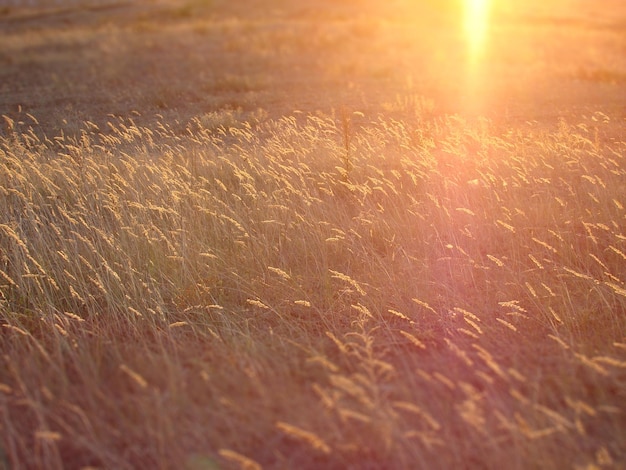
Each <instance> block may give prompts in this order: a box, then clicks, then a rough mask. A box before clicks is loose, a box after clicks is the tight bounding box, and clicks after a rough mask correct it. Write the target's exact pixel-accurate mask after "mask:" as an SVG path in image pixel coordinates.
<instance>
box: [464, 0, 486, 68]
mask: <svg viewBox="0 0 626 470" xmlns="http://www.w3.org/2000/svg"><path fill="white" fill-rule="evenodd" d="M490 3H491V2H490V0H465V22H464V24H465V39H466V41H467V47H468V53H469V58H470V61H471V62H472V63H476V62H477V61H478V59H479V58H480V56H481V55H482V54H483V52H484V48H485V41H486V37H487V27H488V22H489V9H490Z"/></svg>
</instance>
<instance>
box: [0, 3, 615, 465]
mask: <svg viewBox="0 0 626 470" xmlns="http://www.w3.org/2000/svg"><path fill="white" fill-rule="evenodd" d="M607 1H608V0H607ZM278 3H279V4H281V5H282V3H281V2H278ZM287 3H288V2H287ZM356 3H358V2H346V4H345V6H343V7H342V8H346V9H350V8H356V6H355V5H356ZM217 4H220V3H219V2H217ZM251 4H254V5H256V3H255V2H251ZM199 5H200V6H199ZM204 5H205V3H204V2H191V3H189V4H187V5H183V6H185V7H186V8H187V9H183V7H181V6H178V7H177V9H176V10H175V11H176V12H178V13H177V15H178V16H176V18H178V20H177V21H185V22H186V21H193V28H196V29H193V30H194V31H196V30H197V28H198V27H199V26H198V24H197V23H196V20H195V19H194V18H196V16H194V13H196V9H198V8H205V6H204ZM223 8H225V9H227V7H226V6H224V7H223ZM188 9H190V10H188ZM298 11H300V10H298ZM341 11H343V10H341ZM18 13H19V15H22V13H21V11H18ZM18 13H8V15H16V14H18ZM28 14H30V13H28ZM107 14H108V13H107ZM170 14H172V13H171V12H170ZM229 14H234V13H229ZM337 14H338V13H337ZM19 15H18V16H19ZM24 15H26V13H24ZM21 17H22V16H20V18H21ZM146 18H147V19H146ZM151 18H152V19H151ZM159 18H160V16H159ZM190 18H191V19H190ZM298 18H299V17H298ZM140 20H141V21H140ZM140 20H136V21H140V22H139V23H133V26H132V28H131V31H132V34H139V35H143V34H153V32H154V30H153V29H151V28H154V26H150V25H151V24H152V23H150V21H153V17H149V16H145V14H144V16H140ZM24 21H25V20H24ZM28 21H30V20H28ZM298 21H302V20H301V19H299V20H298ZM11 24H17V23H11ZM102 24H105V23H102ZM185 24H186V23H185ZM294 24H297V25H300V26H302V24H300V23H297V22H296V23H294ZM138 25H139V26H138ZM48 27H49V28H54V27H55V26H54V25H48ZM110 27H112V26H110V25H108V24H107V25H106V28H110ZM379 27H380V28H386V27H388V25H387V26H386V24H382V23H381V26H379ZM550 27H551V28H552V27H555V26H554V25H553V24H551V26H550ZM247 28H253V27H252V26H247ZM253 30H254V31H255V32H258V31H257V30H256V29H254V28H253ZM137 31H139V33H137ZM146 31H148V33H146ZM202 31H203V32H202V34H206V31H204V30H202ZM247 31H251V30H250V29H247ZM358 31H361V33H358V34H365V35H366V36H367V37H370V38H371V37H372V36H371V35H372V34H374V33H372V31H370V30H369V29H367V28H366V29H365V30H361V29H357V32H358ZM20 34H26V33H24V32H22V33H20V32H16V31H13V32H7V33H6V37H13V39H12V42H10V43H11V44H12V47H13V48H19V47H21V46H20V44H22V43H21V42H20V41H19V40H18V39H17V38H18V36H19V35H20ZM36 34H44V33H42V32H41V31H39V32H37V33H34V32H33V31H30V30H29V32H28V34H27V37H28V38H30V40H32V41H35V42H36V41H38V40H41V38H39V39H33V38H37V37H38V36H36ZM68 34H69V33H68ZM76 34H77V35H76V36H74V39H72V41H74V40H77V39H76V38H79V37H83V36H79V35H78V33H76ZM84 34H88V33H86V32H85V33H84ZM120 34H121V33H120ZM194 34H195V33H194ZM11 35H13V36H11ZM49 37H53V36H52V35H51V36H49ZM62 37H64V38H66V39H67V37H66V36H62ZM229 37H230V36H227V37H226V38H229ZM237 37H239V36H237V35H233V36H232V37H230V39H232V40H235V39H236V38H237ZM316 37H318V38H319V37H323V36H321V35H320V36H316ZM359 37H361V36H359ZM619 37H620V38H623V35H620V36H619ZM275 40H277V41H280V39H275ZM270 44H271V42H270ZM346 44H350V42H349V41H347V42H346ZM240 46H241V45H240ZM233 47H234V46H233ZM294 47H296V48H298V47H308V46H307V45H306V44H305V43H298V44H296V45H295V46H294ZM5 50H6V49H5ZM611 50H613V49H611ZM33 53H34V52H33ZM290 53H291V52H285V54H286V56H288V55H289V54H290ZM286 56H285V55H284V56H281V57H282V59H284V60H287V59H285V57H286ZM282 59H281V60H282ZM19 60H22V59H19ZM19 60H17V59H16V60H15V61H14V62H12V64H13V65H12V66H13V67H14V69H13V71H12V72H11V73H14V74H16V75H15V76H19V72H20V70H22V69H21V68H20V67H22V66H21V65H20V64H19V63H18V62H19ZM37 60H40V59H37ZM37 60H35V59H32V58H31V59H28V60H26V62H28V63H29V65H28V67H30V68H28V70H31V68H33V67H35V65H34V64H35V63H39V62H37ZM86 60H87V59H86ZM290 60H291V59H290ZM166 62H167V61H166ZM167 63H169V62H167ZM359 63H360V62H359ZM80 64H84V62H80V63H79V65H80ZM56 65H58V64H56ZM56 65H55V64H52V65H50V67H54V66H56ZM79 65H77V67H79ZM300 65H302V63H300ZM612 66H613V67H617V68H619V67H620V65H619V64H616V63H613V64H612ZM37 67H39V65H38V66H37ZM42 67H43V66H42ZM607 67H608V65H607ZM356 69H358V67H356V66H355V70H356ZM5 70H6V69H5ZM559 70H561V69H559ZM607 70H608V69H607ZM612 70H613V69H612ZM616 70H617V69H615V70H613V72H612V75H611V76H612V77H614V78H613V79H612V80H617V82H611V83H608V84H607V83H606V82H604V81H601V80H600V82H601V83H598V81H599V79H598V78H597V77H596V78H594V79H593V80H591V81H592V83H587V82H585V83H587V84H586V85H584V86H588V87H589V89H590V90H591V89H593V90H595V91H596V92H597V91H598V90H600V91H599V92H598V93H599V94H598V95H594V96H605V95H603V93H605V92H606V90H609V91H612V92H615V91H617V92H621V90H622V88H620V86H621V85H620V83H621V82H619V79H618V78H619V72H618V71H616ZM370 72H371V70H370ZM294 73H296V72H294ZM300 73H303V72H300ZM355 73H356V72H355ZM368 73H369V72H368ZM357 75H358V73H357ZM8 76H9V72H6V75H5V77H8ZM375 76H378V75H376V74H375ZM559 76H560V77H561V78H563V76H562V75H559ZM224 77H225V78H224ZM224 77H222V78H221V79H220V80H222V81H221V82H220V81H219V80H218V79H215V80H217V81H214V82H212V83H217V82H219V83H221V84H222V86H223V87H224V88H223V89H213V88H212V89H211V90H212V91H211V93H213V95H220V93H225V94H229V96H230V97H231V98H232V96H231V95H230V94H241V93H243V94H245V96H246V97H247V98H245V99H244V98H241V96H240V95H238V96H239V98H238V99H244V101H245V100H246V99H249V98H250V96H249V95H248V93H249V92H250V91H251V88H256V85H254V83H272V82H273V80H274V79H278V78H280V74H278V75H276V76H275V77H274V78H272V79H271V80H268V81H267V82H266V81H265V79H264V80H261V81H252V82H250V81H246V79H242V78H241V76H240V75H236V74H235V75H224ZM303 77H304V75H303V76H299V78H298V80H304V78H303ZM615 77H618V78H615ZM105 78H106V77H105ZM361 78H363V77H361ZM552 78H554V77H552ZM70 79H71V75H70ZM106 79H107V80H108V79H111V80H112V82H111V83H110V84H108V85H109V88H105V89H101V90H98V91H97V93H101V95H98V96H100V97H103V96H105V95H106V96H112V95H111V94H112V93H113V90H114V86H115V83H117V82H116V81H115V80H113V78H112V76H109V77H108V78H106ZM394 80H395V78H394ZM576 80H579V77H578V78H576ZM59 83H60V82H56V83H53V84H51V85H50V86H61V85H59ZM179 83H182V82H175V85H176V84H179ZM324 83H325V84H326V85H328V86H330V83H331V82H324ZM385 83H387V82H385ZM378 85H380V86H383V85H382V84H381V83H378ZM579 85H580V84H578V85H576V84H572V83H570V82H567V84H566V85H564V86H579ZM63 86H65V85H63ZM264 86H265V85H263V87H264ZM293 86H294V90H296V92H294V93H295V96H305V95H306V96H309V94H310V93H311V90H310V89H306V90H304V91H303V88H302V87H301V86H300V85H298V86H296V85H293ZM363 86H364V87H372V88H371V89H372V90H374V89H377V85H376V83H370V82H369V81H367V80H364V82H363ZM271 89H272V86H269V85H268V90H271ZM324 89H325V90H326V91H325V92H326V93H328V94H330V95H332V99H330V98H329V99H328V101H324V100H322V101H321V102H319V103H317V105H319V107H320V108H321V109H320V110H313V109H311V110H307V109H305V110H297V109H292V110H291V112H283V107H284V106H287V104H286V103H285V102H284V101H281V100H282V98H280V95H271V94H270V95H267V96H266V95H263V96H265V97H260V96H261V95H259V96H257V98H255V99H258V100H259V102H256V101H255V103H256V104H259V103H260V104H262V106H260V108H261V109H258V110H257V109H256V108H254V107H253V106H252V105H251V104H250V103H248V102H247V101H246V103H248V104H246V105H245V106H244V107H243V108H233V107H230V106H228V107H223V106H222V105H221V104H219V105H216V106H214V108H210V107H207V109H203V110H200V112H196V113H195V114H196V115H195V116H192V114H193V109H194V106H193V105H192V104H190V103H187V102H185V103H186V104H185V106H184V107H180V108H174V107H173V106H172V103H171V102H168V103H164V102H153V101H141V100H143V99H144V98H141V99H140V100H139V101H137V102H134V103H133V105H138V104H141V103H143V104H144V105H145V106H146V109H147V110H148V111H150V110H151V109H152V108H151V107H150V106H152V105H155V106H156V107H157V108H159V107H163V110H164V114H162V115H155V116H154V117H153V118H152V117H149V116H146V115H144V114H142V113H140V112H136V111H131V110H128V112H127V113H126V114H125V115H123V116H115V115H113V114H115V113H113V114H110V115H106V114H98V112H99V111H98V109H99V108H100V107H102V106H104V104H103V103H105V102H106V100H104V99H103V101H98V104H97V107H89V105H88V104H85V103H83V104H82V105H81V103H82V101H81V100H83V99H84V98H85V97H88V96H89V90H87V89H81V90H78V94H79V96H78V98H76V101H74V102H73V103H74V104H73V105H72V106H74V108H73V109H78V110H80V113H78V114H77V115H76V116H82V117H85V116H89V117H92V118H93V119H91V120H85V121H84V122H83V123H82V124H81V125H78V124H77V123H71V122H69V121H68V120H65V121H56V120H55V119H54V116H56V115H54V114H49V113H45V112H44V111H45V110H46V109H51V108H48V106H50V103H49V102H48V103H47V104H46V103H44V104H43V105H42V106H43V107H42V108H37V109H36V110H39V111H41V112H42V114H44V116H43V117H40V116H39V115H37V114H36V113H35V114H31V111H33V107H34V106H35V104H36V103H37V100H36V96H35V97H33V96H32V95H28V96H27V95H26V94H24V95H23V96H21V99H22V100H24V102H30V103H35V104H32V105H31V107H29V106H25V107H24V109H17V108H15V109H14V108H10V109H9V105H8V104H7V105H6V106H7V112H6V113H5V114H4V115H3V124H4V129H3V132H2V134H1V135H0V208H1V210H0V326H1V329H0V348H1V357H0V364H1V366H0V467H2V466H3V465H4V467H6V468H13V469H30V468H33V469H38V468H46V469H48V468H50V469H56V468H58V469H62V468H68V469H80V468H112V469H113V468H115V469H135V468H163V469H170V468H171V469H174V468H177V469H179V468H180V469H188V470H217V469H231V468H232V469H247V470H253V469H254V470H256V469H285V468H289V469H291V468H293V469H318V468H320V469H321V468H323V469H381V470H382V469H385V470H386V469H457V468H468V469H473V468H487V469H500V468H507V469H508V468H510V469H520V470H521V469H535V468H536V469H564V468H571V469H596V468H623V465H624V462H625V461H626V416H625V413H626V409H625V407H624V403H626V230H625V227H626V185H624V182H625V181H626V160H625V159H626V136H625V135H624V116H623V115H620V114H619V111H616V107H615V103H619V102H620V101H619V100H620V99H622V95H619V93H616V94H615V95H613V94H611V93H609V95H608V96H615V97H616V98H615V100H612V99H607V100H606V101H602V102H600V105H598V106H597V109H596V110H593V111H591V110H590V111H589V112H585V113H582V112H581V113H578V114H575V113H574V111H573V110H574V109H577V108H576V106H582V105H581V101H577V100H576V99H575V98H572V99H571V103H569V105H568V106H569V108H567V109H568V113H569V114H568V115H567V116H565V117H563V116H561V117H560V118H559V117H554V116H552V115H550V116H547V117H546V116H545V114H543V113H544V112H545V109H544V108H542V107H539V108H533V109H534V111H533V113H538V114H541V115H542V116H544V118H545V119H544V120H543V121H541V122H540V121H538V120H535V119H531V118H535V117H536V116H535V115H534V114H533V113H531V112H528V116H529V119H528V121H527V122H524V121H523V119H522V118H523V116H525V115H526V114H522V115H518V116H515V117H512V118H511V119H509V120H507V119H504V118H502V119H494V118H493V117H481V116H480V115H477V114H476V113H473V112H468V113H466V114H463V113H447V112H438V111H436V110H435V109H434V107H435V106H436V104H433V102H432V101H431V100H430V99H428V98H423V97H416V95H414V94H410V95H402V96H400V97H398V96H394V95H392V93H391V92H390V91H389V90H388V89H384V90H383V91H384V93H383V92H381V93H380V94H379V95H376V96H379V97H381V100H383V98H384V97H385V96H386V97H387V98H389V101H381V103H379V104H378V105H371V106H370V107H367V106H365V107H362V106H359V105H358V104H359V101H358V100H356V98H354V96H356V95H358V93H356V91H355V94H354V96H349V94H346V93H345V91H346V90H345V89H344V88H343V86H340V87H338V88H337V89H333V88H332V87H331V88H324ZM356 89H358V87H356V88H355V90H356ZM22 90H23V91H22V92H23V93H26V91H24V90H26V88H23V89H22ZM220 90H221V91H220ZM131 91H132V90H125V91H124V93H128V95H127V96H130V95H131V94H132V93H135V92H136V93H138V95H133V96H141V97H145V96H154V95H153V94H151V93H153V92H154V91H155V89H154V88H153V87H152V84H151V85H149V86H148V85H145V86H144V87H143V88H140V89H139V90H138V91H136V90H135V91H132V93H131ZM475 91H476V90H475ZM518 91H519V90H518ZM300 92H301V93H302V94H300V95H299V94H298V93H300ZM500 92H501V93H504V92H503V91H502V90H500ZM94 93H95V92H94ZM268 93H269V91H268ZM437 93H442V91H441V90H440V91H439V92H437ZM437 93H435V95H436V96H435V98H437V96H439V95H438V94H437ZM2 96H3V99H4V101H3V103H6V102H7V101H6V100H7V99H6V95H2ZM255 96H256V95H255ZM272 96H273V97H274V98H272ZM277 96H278V98H277ZM324 96H326V95H324ZM516 96H517V97H518V98H519V96H521V95H516ZM585 96H588V95H585ZM29 99H30V100H32V101H29ZM63 99H68V100H70V97H68V96H65V97H64V98H63ZM168 99H170V100H174V101H175V96H174V95H169V98H168ZM214 99H215V97H213V98H211V100H214ZM229 99H230V98H229ZM273 99H277V100H279V101H280V106H278V105H277V106H276V107H272V105H271V103H272V102H273V101H272V100H273ZM122 101H123V100H122ZM439 102H440V101H438V100H435V103H439ZM77 103H78V104H77ZM155 103H156V104H155ZM211 103H213V104H215V102H214V101H211ZM334 103H345V105H344V106H341V107H337V108H333V107H332V105H333V104H334ZM603 103H606V106H605V105H603ZM204 104H205V105H206V106H209V104H210V103H209V102H207V103H204ZM222 104H223V103H222ZM588 105H589V103H588V102H584V106H588ZM129 106H130V105H129ZM325 106H327V108H326V109H323V108H324V107H325ZM376 106H378V107H377V108H376ZM481 106H485V108H484V110H485V111H486V112H485V114H489V110H492V109H495V108H493V107H491V105H486V104H485V103H483V104H482V105H481ZM494 106H495V105H494ZM517 109H518V111H519V109H521V108H517ZM563 109H565V108H563ZM585 109H587V108H585ZM475 110H476V108H472V111H475ZM603 110H604V111H603ZM520 112H521V111H520ZM173 116H176V119H174V118H173ZM184 116H191V117H188V119H187V118H186V119H183V117H184ZM68 124H71V126H69V127H70V128H71V129H70V128H68V127H64V126H68ZM55 125H56V126H58V127H57V128H56V129H57V132H54V131H53V130H54V129H55ZM71 130H73V132H70V131H71Z"/></svg>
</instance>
